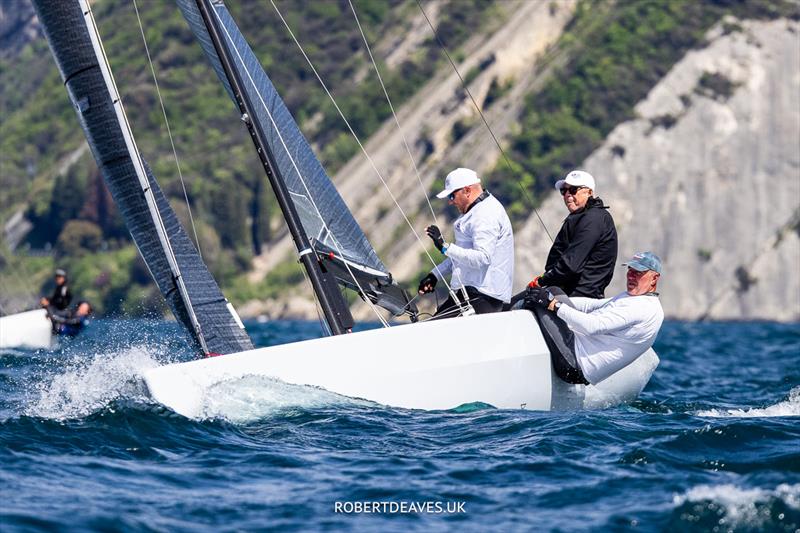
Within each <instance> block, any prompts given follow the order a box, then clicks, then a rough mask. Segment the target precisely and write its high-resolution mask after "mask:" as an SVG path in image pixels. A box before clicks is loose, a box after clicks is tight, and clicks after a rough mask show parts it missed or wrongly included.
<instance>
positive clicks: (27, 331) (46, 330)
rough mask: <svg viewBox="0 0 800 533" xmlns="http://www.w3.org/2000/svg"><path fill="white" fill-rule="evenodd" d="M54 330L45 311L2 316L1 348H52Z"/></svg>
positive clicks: (0, 319)
mask: <svg viewBox="0 0 800 533" xmlns="http://www.w3.org/2000/svg"><path fill="white" fill-rule="evenodd" d="M52 329H53V327H52V324H51V323H50V319H49V318H47V311H46V310H44V309H34V310H33V311H25V312H23V313H15V314H13V315H6V316H0V348H32V349H40V348H45V349H49V348H52V347H53V331H52Z"/></svg>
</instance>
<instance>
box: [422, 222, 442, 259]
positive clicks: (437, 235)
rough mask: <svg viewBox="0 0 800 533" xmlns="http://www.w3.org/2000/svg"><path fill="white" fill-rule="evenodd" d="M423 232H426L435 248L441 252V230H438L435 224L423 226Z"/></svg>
mask: <svg viewBox="0 0 800 533" xmlns="http://www.w3.org/2000/svg"><path fill="white" fill-rule="evenodd" d="M425 233H427V234H428V237H430V238H431V240H432V241H433V244H434V246H436V249H437V250H439V251H440V252H441V251H442V247H443V246H444V237H442V232H441V231H440V230H439V226H437V225H436V224H434V225H432V226H428V227H427V228H425Z"/></svg>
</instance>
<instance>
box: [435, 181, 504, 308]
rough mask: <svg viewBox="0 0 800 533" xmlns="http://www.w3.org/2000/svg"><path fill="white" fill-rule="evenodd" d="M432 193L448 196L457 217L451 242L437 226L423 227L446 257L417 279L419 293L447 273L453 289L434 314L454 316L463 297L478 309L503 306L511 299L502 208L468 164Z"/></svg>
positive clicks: (438, 195)
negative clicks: (440, 188)
mask: <svg viewBox="0 0 800 533" xmlns="http://www.w3.org/2000/svg"><path fill="white" fill-rule="evenodd" d="M436 197H437V198H447V199H448V201H449V203H451V204H453V205H455V206H456V209H458V211H459V212H460V213H461V216H460V217H458V219H456V221H455V223H454V224H453V229H454V233H455V242H453V243H448V242H446V241H445V239H444V236H443V235H442V232H441V231H440V230H439V228H438V227H437V226H435V225H433V226H428V227H427V228H426V229H425V232H426V233H427V234H428V236H429V237H430V238H431V239H432V240H433V243H434V245H435V246H436V248H437V249H438V250H439V251H440V252H442V254H444V255H445V256H446V258H445V260H444V261H442V262H441V263H440V264H439V265H438V266H437V268H434V269H433V271H432V272H431V273H429V274H428V275H427V276H425V277H424V278H423V279H422V280H421V281H420V283H419V293H420V294H425V293H429V292H433V290H434V288H435V287H436V283H437V281H438V280H439V279H441V278H442V277H443V276H446V275H448V274H450V279H451V281H450V287H451V288H452V289H453V291H452V293H451V295H450V296H449V297H448V298H447V300H445V302H444V303H443V304H442V305H440V306H439V308H438V309H437V310H436V315H435V317H437V318H446V317H450V316H458V314H459V309H460V308H462V306H464V304H465V303H466V302H467V301H469V303H470V305H471V306H472V308H473V309H474V310H475V312H476V313H478V314H481V313H495V312H498V311H502V309H503V304H504V303H508V302H509V301H510V299H511V283H512V281H513V279H514V233H513V231H512V230H511V221H510V220H509V219H508V215H507V214H506V210H505V209H504V208H503V206H502V205H501V204H500V202H499V201H498V200H497V198H495V197H494V196H492V195H491V194H489V191H484V190H483V187H481V180H480V178H479V177H478V174H476V173H475V171H474V170H470V169H468V168H457V169H455V170H454V171H452V172H451V173H450V174H448V175H447V178H445V181H444V190H443V191H442V192H440V193H439V194H437V195H436ZM453 293H455V294H456V297H457V298H458V300H459V301H458V302H456V301H454V300H453Z"/></svg>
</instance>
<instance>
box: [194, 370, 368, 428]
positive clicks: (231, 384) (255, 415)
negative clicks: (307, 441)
mask: <svg viewBox="0 0 800 533" xmlns="http://www.w3.org/2000/svg"><path fill="white" fill-rule="evenodd" d="M345 405H351V406H352V405H363V406H367V405H375V404H373V403H372V402H369V401H367V400H357V399H353V398H348V397H346V396H341V395H339V394H335V393H333V392H330V391H327V390H325V389H321V388H318V387H310V386H307V385H292V384H289V383H286V382H283V381H281V380H279V379H274V378H267V377H263V376H247V377H243V378H237V379H231V380H227V381H222V382H219V383H216V384H214V385H212V386H210V387H208V388H207V389H206V390H205V391H204V394H203V399H202V407H201V410H200V412H201V415H200V418H201V419H223V420H226V421H228V422H232V423H234V424H244V423H249V422H254V421H256V420H259V419H262V418H265V417H269V416H273V415H275V414H283V413H285V412H286V411H287V410H295V409H301V410H305V409H318V408H322V407H332V406H345Z"/></svg>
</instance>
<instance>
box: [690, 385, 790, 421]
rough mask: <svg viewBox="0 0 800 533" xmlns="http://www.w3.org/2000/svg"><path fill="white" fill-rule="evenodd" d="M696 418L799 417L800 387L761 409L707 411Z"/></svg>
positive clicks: (698, 414) (699, 412)
mask: <svg viewBox="0 0 800 533" xmlns="http://www.w3.org/2000/svg"><path fill="white" fill-rule="evenodd" d="M697 416H705V417H710V418H737V417H739V418H757V417H775V416H800V387H795V388H793V389H792V390H791V392H789V397H788V398H787V399H786V400H784V401H782V402H778V403H776V404H775V405H770V406H768V407H763V408H756V407H754V408H750V409H708V410H705V411H698V413H697Z"/></svg>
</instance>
